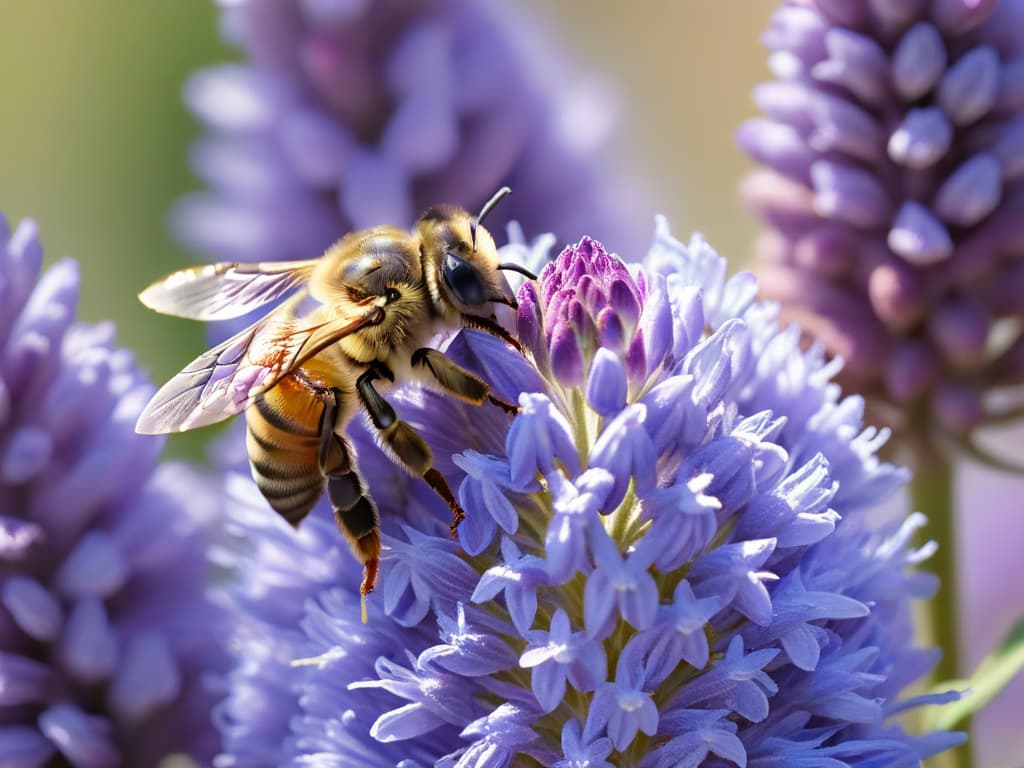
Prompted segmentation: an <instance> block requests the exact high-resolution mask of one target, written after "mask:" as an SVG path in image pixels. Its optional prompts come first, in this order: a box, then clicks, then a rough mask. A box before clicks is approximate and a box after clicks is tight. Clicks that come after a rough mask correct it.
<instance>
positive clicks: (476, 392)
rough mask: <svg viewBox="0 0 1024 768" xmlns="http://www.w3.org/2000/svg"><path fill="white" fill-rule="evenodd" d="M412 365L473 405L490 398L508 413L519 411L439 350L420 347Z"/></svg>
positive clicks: (443, 388) (414, 353)
mask: <svg viewBox="0 0 1024 768" xmlns="http://www.w3.org/2000/svg"><path fill="white" fill-rule="evenodd" d="M412 366H413V368H420V367H422V368H423V369H424V370H426V371H427V372H429V373H430V375H431V376H433V378H434V381H435V382H437V384H438V386H439V387H440V388H441V389H442V390H444V391H445V392H448V393H449V394H451V395H454V396H455V397H457V398H459V399H460V400H465V401H466V402H467V403H472V404H473V405H482V404H483V403H484V401H485V400H490V401H491V402H492V403H494V404H495V405H496V406H498V407H499V408H501V409H502V410H504V411H505V412H506V413H511V414H513V415H515V414H517V413H519V408H518V407H517V406H515V405H512V403H506V402H505V401H504V400H502V399H500V398H497V397H495V396H494V395H493V394H492V393H491V388H490V387H489V386H487V384H485V383H484V382H483V381H482V380H480V379H479V378H477V377H476V376H474V375H473V374H472V373H470V372H469V371H467V370H466V369H465V368H463V367H462V366H461V365H459V364H458V363H456V362H454V361H453V360H452V359H451V358H450V357H448V356H447V355H445V354H444V353H443V352H441V351H439V350H436V349H431V348H430V347H420V348H419V349H417V350H416V351H415V352H413V353H412Z"/></svg>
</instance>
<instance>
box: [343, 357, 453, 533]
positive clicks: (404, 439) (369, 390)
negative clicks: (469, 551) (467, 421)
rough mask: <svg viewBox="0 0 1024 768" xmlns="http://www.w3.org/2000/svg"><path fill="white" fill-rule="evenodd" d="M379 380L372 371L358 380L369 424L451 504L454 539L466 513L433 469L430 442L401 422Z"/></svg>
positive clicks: (409, 468) (410, 468) (401, 460)
mask: <svg viewBox="0 0 1024 768" xmlns="http://www.w3.org/2000/svg"><path fill="white" fill-rule="evenodd" d="M377 377H378V374H377V372H376V371H374V370H373V369H370V370H369V371H367V372H366V373H364V374H363V375H362V376H360V377H359V378H358V379H357V380H356V391H357V392H358V393H359V400H360V402H362V404H363V407H364V408H365V409H366V412H367V413H368V414H369V415H370V421H372V422H373V425H374V426H375V427H376V428H377V429H378V430H380V437H381V440H382V441H383V443H384V445H385V446H386V447H387V448H388V449H389V450H390V451H391V453H392V454H393V456H394V457H395V458H396V459H397V460H398V463H399V464H401V465H402V466H403V467H404V468H405V469H406V470H407V471H408V472H409V473H410V474H412V475H417V476H419V477H422V478H423V479H424V480H425V481H426V482H427V484H428V485H429V486H430V487H431V488H433V489H434V492H435V493H437V495H438V496H440V497H441V498H442V499H444V500H445V503H447V504H448V508H449V509H450V510H451V511H452V522H451V524H450V525H449V526H448V527H449V529H450V530H451V532H452V536H455V535H456V531H457V529H458V527H459V524H460V523H461V522H462V521H463V519H464V518H465V517H466V513H465V512H464V511H463V510H462V507H461V506H459V502H458V500H457V499H456V498H455V494H454V493H452V489H451V487H450V486H449V485H448V481H447V480H446V479H445V477H444V475H442V474H441V473H440V472H439V471H438V470H437V469H436V468H435V467H434V454H433V451H431V450H430V446H429V445H427V441H426V440H424V439H423V438H422V437H421V436H420V435H419V433H418V432H416V430H414V429H413V428H412V427H411V426H409V425H408V424H407V423H406V422H404V421H402V420H401V419H399V418H398V414H396V413H395V409H394V408H392V407H391V404H390V403H389V402H388V401H387V400H385V399H384V398H383V397H381V395H380V393H379V392H377V390H376V389H375V388H374V386H373V381H374V379H376V378H377Z"/></svg>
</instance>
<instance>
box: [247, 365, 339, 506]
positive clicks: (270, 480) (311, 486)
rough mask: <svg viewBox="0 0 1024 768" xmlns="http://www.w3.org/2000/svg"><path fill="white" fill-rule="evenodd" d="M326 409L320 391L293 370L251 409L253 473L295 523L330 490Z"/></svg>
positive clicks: (249, 441)
mask: <svg viewBox="0 0 1024 768" xmlns="http://www.w3.org/2000/svg"><path fill="white" fill-rule="evenodd" d="M323 411H324V400H323V399H322V397H321V396H320V395H319V394H318V392H317V391H316V390H315V389H314V388H313V387H311V386H310V385H308V384H307V383H306V382H303V381H301V380H298V379H296V378H294V377H292V376H288V377H285V378H284V379H282V380H281V381H280V382H279V383H278V384H277V386H275V387H274V388H273V389H271V390H270V391H269V392H267V393H266V394H264V395H263V396H262V397H260V398H259V399H257V400H256V401H255V402H254V403H253V404H252V405H251V406H249V408H248V409H247V410H246V412H245V422H246V426H247V428H248V432H247V434H246V448H247V449H248V452H249V464H250V466H251V468H252V476H253V479H254V480H255V481H256V486H257V487H258V488H259V489H260V492H261V493H262V494H263V496H264V498H266V500H267V501H268V502H269V503H270V506H271V507H273V508H274V509H275V510H276V511H277V513H278V514H280V515H281V516H282V517H283V518H284V519H285V520H287V521H288V522H289V523H290V524H291V525H293V526H297V525H298V524H299V523H300V522H301V521H302V519H303V518H304V517H305V516H306V515H308V514H309V512H310V510H311V509H313V506H314V505H315V504H316V503H317V501H318V500H319V499H320V497H321V496H322V495H323V492H324V484H325V479H324V476H323V473H322V472H321V469H320V464H319V451H320V437H319V435H320V420H321V418H322V415H323Z"/></svg>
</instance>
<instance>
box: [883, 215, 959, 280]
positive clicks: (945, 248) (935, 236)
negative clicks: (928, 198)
mask: <svg viewBox="0 0 1024 768" xmlns="http://www.w3.org/2000/svg"><path fill="white" fill-rule="evenodd" d="M887 242H888V244H889V247H890V248H892V250H893V252H894V253H897V254H899V255H900V256H902V257H903V258H904V259H905V260H906V261H907V262H908V263H909V264H911V265H913V266H919V267H927V266H931V265H933V264H938V263H940V262H942V261H945V260H946V259H948V258H949V257H950V256H952V255H953V240H952V238H950V236H949V232H948V231H947V230H946V228H945V227H944V226H943V225H942V224H941V223H940V222H939V220H938V219H936V218H935V217H934V216H933V215H932V214H931V212H930V211H929V210H928V209H927V208H925V207H924V206H922V205H920V204H919V203H915V202H913V201H912V200H908V201H907V202H905V203H904V204H903V207H902V208H900V210H899V213H897V214H896V219H895V220H894V221H893V225H892V229H890V230H889V236H888V240H887Z"/></svg>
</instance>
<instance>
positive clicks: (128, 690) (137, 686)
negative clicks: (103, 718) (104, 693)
mask: <svg viewBox="0 0 1024 768" xmlns="http://www.w3.org/2000/svg"><path fill="white" fill-rule="evenodd" d="M181 686H182V681H181V671H180V670H179V668H178V663H177V662H176V661H175V658H174V654H173V652H172V650H171V648H170V647H169V646H168V643H167V640H166V638H164V637H163V636H162V635H158V634H154V633H149V634H138V635H136V636H135V637H133V638H132V639H131V641H130V642H129V643H128V647H127V648H126V649H125V650H124V653H123V655H122V657H121V659H120V660H119V662H118V666H117V671H116V672H115V673H114V679H113V681H112V683H111V687H110V704H111V707H113V709H114V711H115V712H117V713H118V715H119V716H120V717H123V718H124V719H125V720H127V721H128V722H133V723H141V722H142V721H143V720H145V719H146V718H147V717H149V716H150V715H151V714H153V712H155V711H156V710H157V709H159V708H160V707H162V706H165V705H167V704H169V703H170V702H172V701H174V699H175V698H177V696H178V693H179V692H180V691H181Z"/></svg>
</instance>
